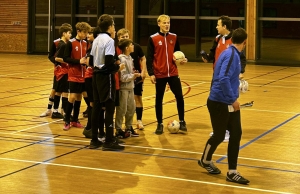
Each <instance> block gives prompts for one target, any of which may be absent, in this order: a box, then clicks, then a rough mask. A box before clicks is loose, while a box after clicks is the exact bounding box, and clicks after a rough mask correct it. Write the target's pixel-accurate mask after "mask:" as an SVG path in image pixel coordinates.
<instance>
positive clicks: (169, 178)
mask: <svg viewBox="0 0 300 194" xmlns="http://www.w3.org/2000/svg"><path fill="white" fill-rule="evenodd" d="M0 160H8V161H17V162H26V163H33V164H44V165H51V166H59V167H68V168H76V169H85V170H96V171H103V172H110V173H119V174H127V175H135V176H144V177H151V178H160V179H167V180H176V181H184V182H192V183H200V184H207V185H215V186H220V187H229V188H237V189H244V190H251V191H261V192H266V193H280V194H283V193H285V194H288V192H281V191H273V190H266V189H258V188H251V187H247V186H235V185H228V184H221V183H213V182H207V181H198V180H191V179H184V178H176V177H169V176H160V175H153V174H144V173H136V172H127V171H120V170H110V169H105V168H92V167H86V166H75V165H67V164H58V163H56V164H55V163H49V162H38V161H30V160H19V159H12V158H0Z"/></svg>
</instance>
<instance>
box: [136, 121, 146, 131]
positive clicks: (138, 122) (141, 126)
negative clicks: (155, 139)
mask: <svg viewBox="0 0 300 194" xmlns="http://www.w3.org/2000/svg"><path fill="white" fill-rule="evenodd" d="M136 128H137V129H139V130H144V125H143V123H142V121H141V120H138V121H137V124H136Z"/></svg>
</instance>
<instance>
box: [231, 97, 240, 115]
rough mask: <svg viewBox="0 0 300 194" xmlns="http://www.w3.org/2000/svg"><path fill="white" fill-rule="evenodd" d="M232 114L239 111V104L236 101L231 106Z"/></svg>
mask: <svg viewBox="0 0 300 194" xmlns="http://www.w3.org/2000/svg"><path fill="white" fill-rule="evenodd" d="M232 106H233V109H234V112H235V111H238V110H240V103H239V102H238V101H237V100H236V101H235V102H234V103H233V104H232Z"/></svg>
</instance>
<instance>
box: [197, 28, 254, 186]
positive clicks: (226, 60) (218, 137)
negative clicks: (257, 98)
mask: <svg viewBox="0 0 300 194" xmlns="http://www.w3.org/2000/svg"><path fill="white" fill-rule="evenodd" d="M246 39H247V33H246V31H245V30H244V29H243V28H238V29H236V30H235V31H234V32H233V33H232V43H233V44H232V45H231V46H229V47H228V49H226V50H225V51H223V52H222V54H221V55H220V57H219V59H218V60H217V62H216V67H215V70H214V75H213V80H212V84H211V90H210V94H209V97H208V99H207V108H208V111H209V114H210V119H211V124H212V128H213V135H212V136H211V137H210V138H209V139H208V141H207V143H206V146H205V148H204V152H203V155H202V157H201V159H200V160H199V161H198V164H199V165H200V166H201V167H203V168H205V169H206V170H207V171H208V172H209V173H210V174H220V173H221V171H220V169H218V168H217V167H216V166H215V165H214V164H213V162H212V155H213V153H214V152H215V150H216V149H217V147H218V145H219V144H220V143H221V142H223V140H224V136H225V131H226V129H228V130H229V132H230V138H229V143H228V149H227V152H228V153H227V155H228V167H229V168H228V169H229V170H228V172H227V177H226V180H227V181H231V182H235V183H240V184H248V183H249V180H247V179H245V178H244V177H242V176H241V175H240V174H239V173H238V172H237V160H238V155H239V147H240V140H241V136H242V127H241V113H240V103H239V102H238V97H239V83H240V82H239V74H240V72H241V60H240V52H241V51H242V50H243V49H244V47H245V45H246Z"/></svg>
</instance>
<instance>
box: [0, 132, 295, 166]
mask: <svg viewBox="0 0 300 194" xmlns="http://www.w3.org/2000/svg"><path fill="white" fill-rule="evenodd" d="M0 134H6V135H11V133H3V132H0ZM16 135H18V136H25V137H37V138H42V139H49V140H51V139H57V140H65V141H73V142H82V143H89V142H90V141H87V140H76V139H68V138H60V137H43V136H35V135H26V134H16ZM49 140H48V141H49ZM45 143H46V142H45ZM124 146H125V147H131V148H142V149H150V150H159V151H169V152H178V153H187V154H197V155H202V154H203V153H202V152H194V151H186V150H175V149H167V148H155V147H148V146H135V145H126V144H125V145H124ZM213 156H216V157H227V156H226V155H224V154H214V155H213ZM238 158H239V159H244V160H253V161H259V162H268V163H277V164H285V165H293V166H300V163H299V164H298V163H291V162H281V161H274V160H263V159H256V158H246V157H238Z"/></svg>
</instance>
